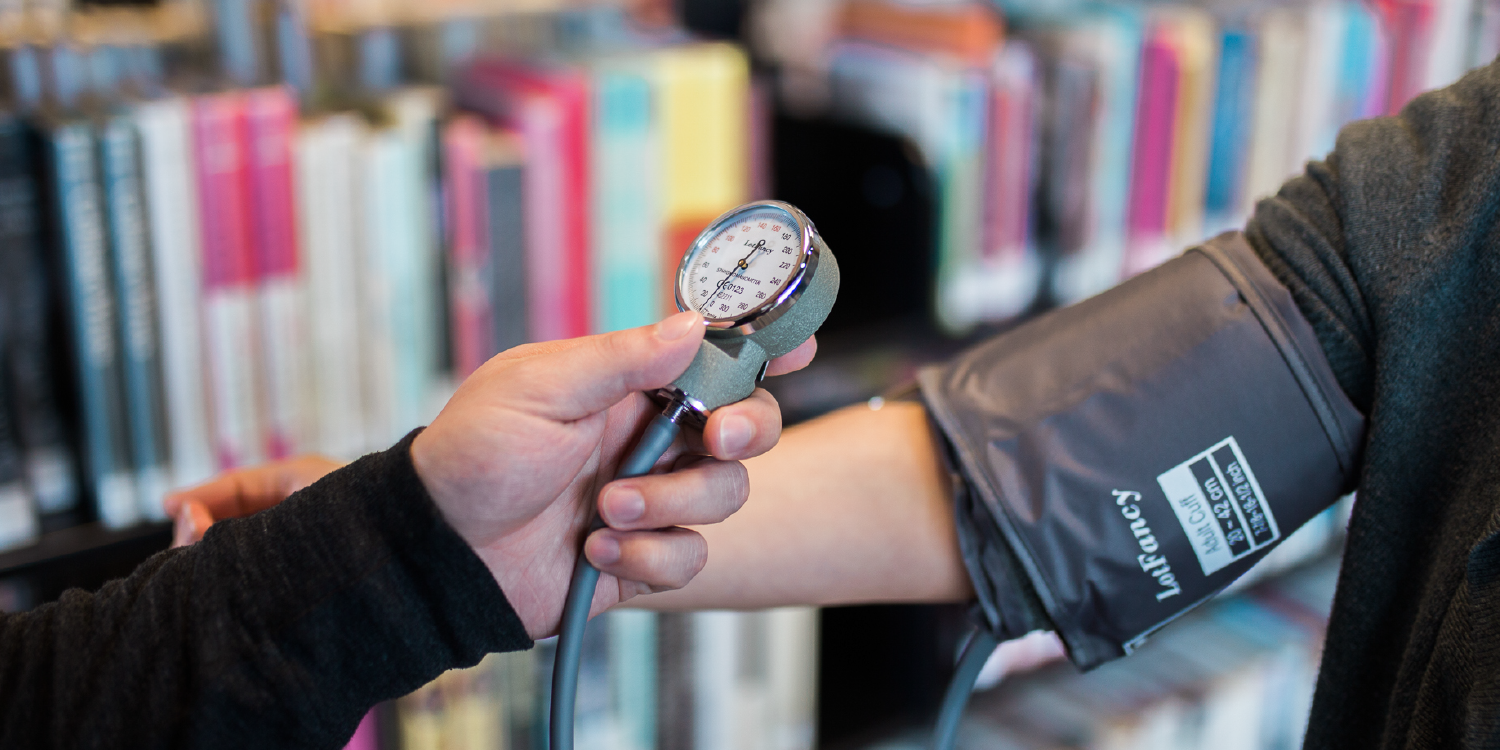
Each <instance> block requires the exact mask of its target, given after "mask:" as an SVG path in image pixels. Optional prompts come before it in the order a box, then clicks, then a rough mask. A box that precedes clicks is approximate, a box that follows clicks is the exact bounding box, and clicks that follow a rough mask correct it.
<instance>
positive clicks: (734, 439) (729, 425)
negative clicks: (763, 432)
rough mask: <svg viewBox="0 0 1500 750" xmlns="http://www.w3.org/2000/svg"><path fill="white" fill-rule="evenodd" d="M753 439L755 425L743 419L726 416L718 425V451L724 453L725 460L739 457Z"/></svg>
mask: <svg viewBox="0 0 1500 750" xmlns="http://www.w3.org/2000/svg"><path fill="white" fill-rule="evenodd" d="M754 438H755V425H753V424H751V423H750V420H748V419H746V418H744V417H741V416H734V415H731V416H727V417H725V418H724V421H723V423H722V424H720V425H719V450H722V451H724V454H725V457H726V458H735V457H737V456H739V455H740V452H741V451H743V450H745V449H746V448H748V447H750V441H751V440H752V439H754Z"/></svg>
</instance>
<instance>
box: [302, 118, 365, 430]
mask: <svg viewBox="0 0 1500 750" xmlns="http://www.w3.org/2000/svg"><path fill="white" fill-rule="evenodd" d="M362 130H363V126H362V124H361V123H360V122H359V121H358V120H356V119H355V118H353V117H330V118H327V119H324V120H321V121H318V122H315V123H311V124H308V125H306V126H304V128H303V130H302V132H301V133H300V134H299V136H298V140H297V157H296V162H297V201H298V206H299V208H300V211H299V216H300V221H301V227H300V231H301V234H302V247H303V248H304V250H305V255H304V258H305V260H306V273H305V275H304V283H305V284H306V285H307V287H306V288H307V290H308V293H307V301H308V310H307V321H308V326H309V331H310V332H309V341H310V343H311V349H310V351H311V354H312V356H311V360H312V361H311V366H312V377H311V379H310V381H309V382H310V386H311V388H310V394H309V395H310V401H309V403H311V404H312V408H311V409H309V410H308V411H309V416H310V417H311V420H312V422H313V424H312V425H311V429H310V433H309V434H311V435H313V436H314V437H313V447H314V448H315V449H316V450H318V451H321V452H323V453H326V454H328V455H330V456H334V457H338V458H353V457H355V456H357V455H359V454H360V453H361V452H362V451H363V450H364V448H365V439H364V419H363V404H362V401H361V393H362V392H363V385H362V383H361V379H360V375H361V369H362V368H361V367H360V362H361V361H362V359H361V353H360V335H359V320H358V316H359V291H358V282H357V278H358V277H357V271H358V269H357V268H356V260H355V258H356V254H355V246H354V243H355V196H356V192H355V183H354V179H355V165H354V158H355V148H356V146H357V144H358V142H359V139H360V136H361V132H362Z"/></svg>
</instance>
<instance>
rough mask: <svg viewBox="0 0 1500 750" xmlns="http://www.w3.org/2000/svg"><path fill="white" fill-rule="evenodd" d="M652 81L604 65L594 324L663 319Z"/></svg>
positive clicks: (598, 90)
mask: <svg viewBox="0 0 1500 750" xmlns="http://www.w3.org/2000/svg"><path fill="white" fill-rule="evenodd" d="M651 92H652V89H651V81H650V79H649V78H648V77H647V76H646V75H644V74H643V73H640V72H636V71H634V70H630V69H623V70H608V69H607V70H602V71H600V72H599V73H598V74H597V75H596V76H595V85H594V111H595V113H596V114H597V116H596V117H595V119H594V122H595V126H594V145H593V153H594V173H593V178H594V181H593V187H594V205H593V217H592V218H593V224H594V225H595V226H597V227H608V228H609V231H599V232H595V233H594V273H595V278H594V287H595V289H596V291H597V295H598V300H597V303H596V304H595V305H594V321H593V328H594V330H596V331H619V330H623V329H626V328H634V327H636V326H643V325H647V324H649V323H651V322H652V321H654V320H656V319H657V318H658V317H659V315H658V313H659V312H660V309H659V308H660V300H661V298H662V296H663V294H664V293H663V292H662V291H661V290H660V289H659V288H658V287H659V285H660V284H659V282H660V281H661V274H660V273H659V272H658V269H659V268H660V267H661V265H662V261H661V259H660V258H659V257H658V254H659V253H660V252H661V221H660V218H659V216H658V211H657V208H656V194H657V192H658V190H659V187H658V185H657V169H656V167H657V166H658V162H659V159H658V156H657V152H656V149H655V147H654V144H653V142H652V141H653V135H654V132H653V131H654V125H653V120H652V113H651Z"/></svg>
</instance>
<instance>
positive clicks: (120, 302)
mask: <svg viewBox="0 0 1500 750" xmlns="http://www.w3.org/2000/svg"><path fill="white" fill-rule="evenodd" d="M232 5H233V4H232V3H230V4H229V5H227V6H226V7H230V6H232ZM230 9H231V10H232V9H233V8H232V7H230ZM600 13H601V18H600V19H594V20H593V21H591V23H592V25H593V28H594V31H592V32H591V33H590V35H589V40H585V41H587V43H578V42H579V40H578V39H577V38H574V39H573V41H574V44H572V45H571V46H569V47H568V48H567V49H562V48H552V47H548V48H547V49H546V50H545V51H544V52H543V53H538V54H532V55H527V56H515V55H509V56H504V57H500V56H486V55H485V54H480V53H479V52H478V51H476V50H470V51H469V52H467V53H464V54H463V55H461V56H459V57H461V58H462V59H458V60H456V61H450V62H452V64H451V65H450V67H449V73H450V76H449V77H448V79H447V80H446V81H445V83H444V85H441V86H438V85H431V84H425V85H424V84H421V83H419V82H416V81H409V80H404V79H403V78H402V76H400V75H395V76H392V75H388V74H389V73H390V71H391V68H390V66H389V65H387V64H386V63H389V61H390V59H391V57H392V56H393V55H394V56H395V57H397V58H399V57H401V54H404V53H400V50H397V51H394V52H393V51H392V49H390V48H389V46H388V45H387V43H389V42H394V43H396V44H397V45H398V46H399V45H400V44H404V43H405V42H406V40H409V39H412V38H415V37H417V36H418V35H417V34H416V33H415V32H412V33H408V32H407V31H402V32H401V33H400V34H396V33H395V32H394V31H393V30H391V29H374V30H369V31H367V32H362V33H360V34H356V36H357V37H358V39H357V43H356V44H355V45H354V48H355V49H356V50H357V53H358V57H359V65H358V66H356V67H361V68H365V69H368V70H371V71H382V70H383V71H385V72H384V73H381V74H376V73H369V74H368V75H364V76H363V78H364V81H363V82H362V83H360V84H359V85H358V86H355V87H351V88H350V89H349V90H348V91H346V92H344V93H343V94H342V95H341V96H340V97H337V98H334V97H328V96H324V95H322V94H314V93H310V92H307V91H304V90H300V89H299V88H298V87H297V86H294V85H292V83H288V82H283V83H264V82H262V81H263V80H264V78H265V76H264V74H263V73H257V72H255V71H259V70H262V69H263V68H264V66H260V65H256V64H251V62H253V61H254V59H255V57H254V55H251V56H249V57H246V58H244V59H242V60H240V61H239V63H236V62H235V60H234V59H230V58H233V55H231V54H230V52H232V49H225V50H224V56H225V58H226V60H225V65H224V68H225V71H226V75H227V77H228V78H230V79H231V80H237V79H239V78H241V77H243V78H244V79H245V80H248V81H250V84H248V85H223V84H206V83H204V82H203V78H204V76H202V75H201V73H202V71H199V70H193V69H191V68H190V69H188V70H187V71H183V70H179V69H177V67H178V66H177V65H176V63H174V64H172V65H169V64H167V63H168V62H170V61H173V60H176V61H179V62H180V61H182V60H184V59H185V60H188V61H191V60H193V59H195V58H193V57H192V56H191V55H182V54H178V52H180V51H177V50H167V49H164V48H163V47H162V46H160V45H156V44H153V43H151V42H150V41H149V40H140V41H139V42H138V43H129V44H116V43H109V44H103V43H100V44H83V43H79V42H77V41H76V40H71V39H66V38H59V39H58V40H56V41H55V43H52V44H46V45H40V44H21V45H16V46H13V47H11V48H9V49H7V50H6V52H5V53H4V54H3V55H0V57H3V59H4V62H5V63H6V65H5V67H6V68H7V69H8V71H9V73H10V74H11V77H12V79H13V81H12V82H13V86H12V87H11V88H12V90H13V91H14V92H15V96H14V97H13V98H12V99H11V101H9V102H8V110H9V111H8V113H7V114H6V115H5V116H4V117H3V118H0V233H3V234H4V240H5V241H4V242H3V243H0V270H3V271H4V273H3V274H0V284H3V285H4V287H3V290H4V291H3V294H0V300H3V304H0V391H3V393H0V546H5V545H15V544H23V543H25V542H26V541H28V540H30V539H32V538H34V537H35V536H36V535H37V533H38V529H39V519H40V518H42V517H44V516H45V517H53V516H52V515H51V514H57V513H65V512H67V511H68V510H69V509H70V508H72V509H74V511H75V514H74V515H75V517H79V518H86V517H88V516H89V515H94V516H96V517H97V518H98V519H99V520H101V521H102V522H103V523H105V524H106V525H109V526H111V527H121V526H127V525H130V524H132V523H136V522H137V521H139V520H141V519H162V518H163V517H164V513H163V509H162V504H161V501H162V497H163V495H164V494H165V493H166V492H168V491H170V490H171V489H173V488H177V487H182V486H186V485H190V484H193V483H196V482H199V481H202V480H205V479H207V478H209V477H210V476H212V475H213V474H214V473H216V472H218V471H221V470H225V469H230V468H234V467H237V466H244V465H249V464H254V463H257V462H261V461H265V460H270V459H276V458H281V457H286V456H291V455H296V454H300V453H307V452H319V453H324V454H327V455H330V456H334V457H338V458H345V459H347V458H353V457H355V456H357V455H359V454H361V453H363V452H366V451H370V450H378V449H381V448H384V447H386V446H389V445H391V444H392V443H394V442H395V441H397V440H398V439H400V437H401V436H402V435H403V434H405V433H406V432H408V431H409V430H411V429H413V428H415V427H417V426H419V425H421V424H424V423H425V422H427V421H428V420H430V419H431V418H432V416H434V414H435V413H436V410H437V409H438V408H440V406H441V404H442V403H443V401H444V399H445V397H446V395H447V394H448V393H450V392H451V390H452V388H453V384H454V383H455V382H457V381H459V380H462V379H463V378H464V377H466V376H467V375H468V374H470V373H471V372H473V371H474V370H475V369H477V368H479V367H480V366H482V365H483V364H484V362H485V361H486V360H488V359H489V358H490V357H491V356H493V355H494V354H496V353H498V352H500V351H502V350H504V349H507V348H509V347H512V346H515V345H519V344H524V343H527V342H534V341H545V340H549V339H556V338H562V337H571V336H579V335H585V334H589V333H593V332H600V331H608V330H615V329H620V328H626V327H631V326H638V325H646V324H650V323H653V322H655V321H656V320H658V319H659V318H660V317H661V316H662V315H663V314H665V313H666V312H668V310H669V309H671V308H672V307H673V303H672V298H671V294H670V290H671V289H672V286H673V285H672V279H673V278H674V277H675V273H676V265H677V259H678V257H680V253H681V251H682V250H683V249H684V248H685V246H686V244H687V242H688V240H690V239H691V238H692V237H693V236H695V235H696V234H697V233H698V232H699V231H700V230H701V229H702V228H703V227H704V226H706V225H707V224H708V223H709V222H710V221H711V220H712V219H714V218H715V217H716V216H717V215H718V214H719V213H721V212H723V211H725V210H727V209H729V208H732V207H734V206H735V205H737V204H739V203H742V202H744V201H745V200H748V199H749V198H751V197H752V196H755V195H757V194H759V191H760V190H762V189H763V188H762V187H761V186H762V185H763V182H764V177H763V175H764V170H763V169H761V168H760V167H758V166H757V165H756V164H755V160H756V159H760V160H764V159H765V158H766V155H765V149H764V146H763V145H762V144H760V139H763V138H764V132H765V128H764V126H763V125H762V124H761V122H762V121H763V120H764V116H765V111H764V107H765V105H764V100H763V99H762V98H760V97H758V96H757V94H756V89H755V87H754V86H752V84H751V79H750V70H749V63H748V60H747V58H746V56H745V54H744V52H743V51H742V50H741V49H740V48H738V47H736V46H735V45H732V44H727V43H719V42H706V41H698V40H693V39H690V38H687V37H686V36H685V35H683V34H681V33H680V32H678V33H664V32H660V31H657V32H651V33H645V32H634V31H632V30H631V29H629V28H628V27H625V26H623V25H622V24H620V23H619V20H620V16H619V14H618V13H617V12H614V11H611V10H609V9H605V10H604V11H601V12H600ZM578 20H579V18H578V17H576V16H573V17H569V18H567V19H562V20H559V21H558V23H559V24H564V25H566V24H576V23H577V22H578ZM475 23H479V22H478V21H476V22H475ZM450 26H452V27H453V28H450V29H448V31H449V32H452V33H457V31H454V29H457V30H458V31H462V27H463V24H462V23H459V22H454V23H452V24H450ZM221 31H222V29H221ZM227 36H230V37H232V36H234V35H233V34H228V35H227ZM460 36H461V35H460ZM544 36H546V37H547V38H549V39H550V38H553V36H552V35H544ZM292 41H293V42H296V41H297V39H296V37H295V35H293V37H292ZM312 41H313V42H315V43H317V44H321V43H323V42H320V41H319V40H318V39H317V38H316V36H315V35H314V38H313V39H312ZM325 41H326V40H325ZM221 46H225V45H221ZM227 46H228V47H230V48H233V47H234V45H232V44H230V45H227ZM523 46H524V45H523ZM283 52H285V50H283ZM283 57H286V55H283ZM247 61H249V62H247ZM241 63H243V65H241ZM237 65H238V66H239V67H236V66H237ZM282 68H283V70H284V72H290V71H291V70H292V67H291V66H288V65H282ZM397 68H398V69H399V66H397ZM184 73H186V75H185V74H184ZM195 74H198V75H195ZM318 77H319V76H313V78H318ZM372 81H378V85H377V83H374V82H372ZM334 101H343V102H346V103H345V104H343V105H338V104H333V103H330V102H334ZM59 518H60V517H59ZM816 632H817V630H816V615H815V613H814V612H812V611H811V610H795V611H792V610H787V611H777V612H769V613H728V612H720V613H705V614H694V615H671V616H661V617H658V616H657V615H655V614H652V613H646V612H619V613H609V614H606V615H603V616H601V617H600V618H597V619H596V621H595V623H594V624H593V625H592V626H591V627H590V629H589V638H590V641H589V647H588V649H587V655H586V658H585V660H584V665H583V673H582V674H583V677H582V681H581V682H582V691H581V694H580V711H579V740H580V746H582V747H591V748H619V749H620V750H647V749H648V748H654V747H657V746H658V745H662V746H668V745H670V746H672V747H682V748H705V749H707V748H715V749H717V748H728V747H738V748H745V750H756V749H759V748H775V749H778V750H780V749H786V750H793V749H797V748H808V747H811V744H812V735H813V722H814V711H813V705H814V699H813V690H814V685H815V677H814V673H813V669H814V668H815V664H816V656H815V652H816ZM549 653H550V652H549V648H548V647H547V646H546V645H545V644H544V645H543V646H542V647H540V648H538V649H536V650H534V651H532V652H527V653H523V654H511V655H504V656H494V657H491V658H489V659H487V660H486V661H485V662H483V663H482V664H480V665H479V666H477V667H475V668H473V669H470V670H462V671H458V672H454V673H450V674H448V675H445V676H444V677H442V678H441V679H439V680H438V681H437V682H435V683H433V684H432V685H429V686H427V687H425V688H423V689H422V690H420V691H418V692H417V693H415V694H413V695H411V696H408V697H406V698H403V699H401V700H399V701H397V702H395V703H394V704H392V705H391V706H388V707H386V708H385V709H382V710H381V711H378V712H376V713H375V714H373V715H372V717H371V718H370V720H369V721H367V722H366V724H365V725H364V726H363V727H362V728H361V730H360V732H359V733H358V734H357V735H356V737H355V738H354V744H353V746H354V747H363V748H371V747H385V748H395V747H404V748H407V749H408V750H419V749H421V748H438V747H441V748H460V747H465V748H466V747H473V748H493V749H495V750H503V749H504V748H529V747H536V746H540V745H539V743H542V742H543V737H542V728H543V727H544V726H545V721H544V718H543V717H544V716H545V712H546V700H545V697H544V696H545V695H546V694H547V690H546V680H547V677H548V676H549V675H550V671H551V670H550V656H549ZM361 743H363V744H361ZM372 743H373V744H372Z"/></svg>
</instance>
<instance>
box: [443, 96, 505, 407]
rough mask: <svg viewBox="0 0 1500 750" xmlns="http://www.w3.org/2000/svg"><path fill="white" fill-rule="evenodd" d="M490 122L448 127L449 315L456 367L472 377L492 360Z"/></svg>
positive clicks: (459, 121) (464, 121)
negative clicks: (485, 164) (486, 155)
mask: <svg viewBox="0 0 1500 750" xmlns="http://www.w3.org/2000/svg"><path fill="white" fill-rule="evenodd" d="M485 136H486V130H485V125H484V124H483V123H481V122H480V121H479V120H478V119H476V118H473V117H459V118H455V119H454V120H453V121H452V122H450V123H449V124H448V126H447V127H445V128H444V129H443V139H442V140H443V144H442V147H443V211H444V215H445V219H446V221H444V224H445V225H446V226H447V232H448V268H449V273H450V287H449V311H448V313H449V316H450V321H451V325H452V329H453V367H454V370H455V373H454V374H455V375H457V376H458V377H459V378H465V377H468V375H469V373H471V372H473V371H474V370H476V369H478V368H479V366H480V365H482V364H484V362H485V360H486V359H488V358H489V355H490V349H491V348H492V347H491V343H490V342H491V340H492V338H493V336H492V334H491V331H490V319H491V312H490V294H489V274H488V273H487V270H488V266H489V258H488V255H489V243H488V242H487V235H486V232H485V229H486V227H485V224H486V219H487V216H488V213H487V211H486V208H485V205H484V203H485V193H484V190H485V188H484V183H483V182H482V180H483V177H484V175H483V174H482V172H481V170H480V159H481V156H482V153H483V150H484V141H485Z"/></svg>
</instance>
